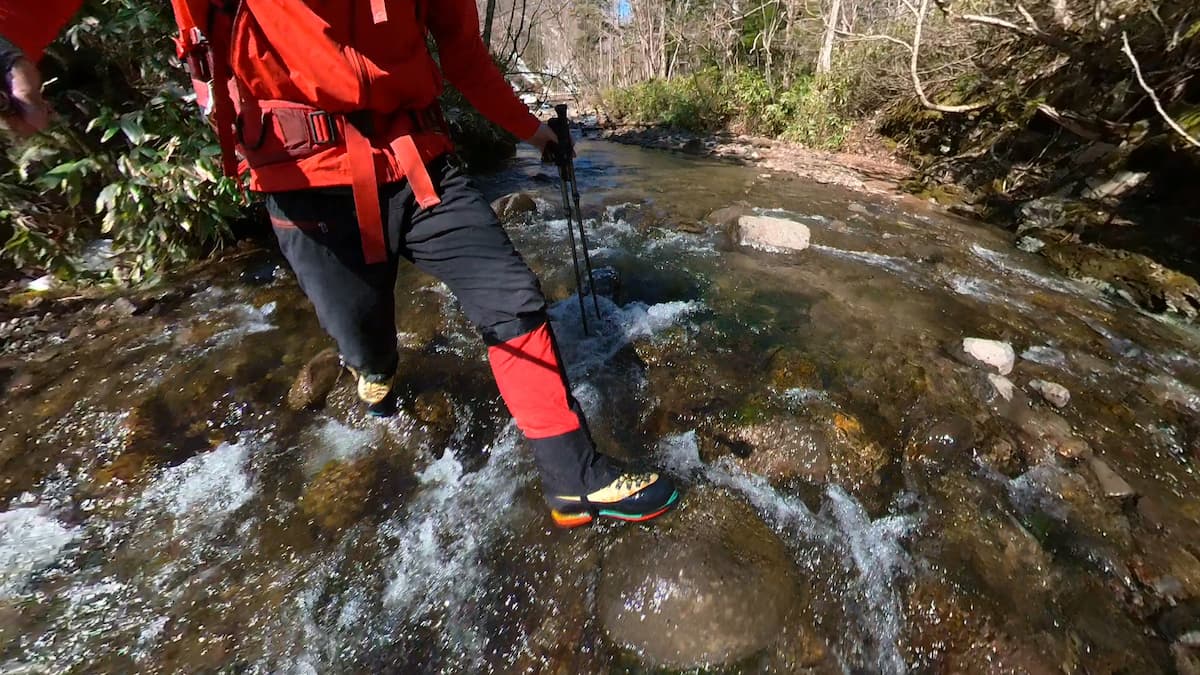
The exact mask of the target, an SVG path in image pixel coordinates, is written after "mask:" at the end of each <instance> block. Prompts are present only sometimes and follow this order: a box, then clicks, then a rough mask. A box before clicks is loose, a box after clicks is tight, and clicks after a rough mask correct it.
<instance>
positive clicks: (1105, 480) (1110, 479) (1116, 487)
mask: <svg viewBox="0 0 1200 675" xmlns="http://www.w3.org/2000/svg"><path fill="white" fill-rule="evenodd" d="M1087 463H1088V468H1090V469H1091V470H1092V475H1094V476H1095V477H1096V482H1097V483H1099V484H1100V490H1101V491H1103V492H1104V496H1105V497H1113V498H1116V499H1128V498H1130V497H1135V496H1137V491H1135V490H1134V489H1133V487H1132V486H1131V485H1130V484H1129V483H1128V482H1126V481H1125V479H1124V478H1121V476H1120V475H1119V474H1118V473H1117V472H1116V471H1113V469H1112V467H1110V466H1109V465H1108V462H1105V461H1104V460H1102V459H1100V458H1099V457H1095V456H1092V457H1089V458H1088V460H1087Z"/></svg>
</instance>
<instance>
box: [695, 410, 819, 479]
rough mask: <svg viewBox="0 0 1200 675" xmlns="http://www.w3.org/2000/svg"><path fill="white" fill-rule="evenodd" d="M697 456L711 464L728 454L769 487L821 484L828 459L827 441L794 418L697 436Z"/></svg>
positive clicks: (732, 459) (703, 433)
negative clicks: (791, 484)
mask: <svg viewBox="0 0 1200 675" xmlns="http://www.w3.org/2000/svg"><path fill="white" fill-rule="evenodd" d="M697 437H698V438H697V440H698V442H699V444H700V456H701V458H702V459H705V460H706V461H711V460H713V459H716V458H718V457H720V456H723V455H732V458H731V461H733V462H734V463H736V464H737V465H738V466H740V467H741V468H742V469H743V470H744V471H747V472H749V473H752V474H756V475H759V476H762V477H764V478H766V479H767V480H768V481H770V482H771V484H773V485H780V484H784V483H789V482H791V481H793V480H797V479H799V480H803V481H806V482H809V483H825V482H826V481H828V480H829V475H830V468H831V467H830V460H829V449H828V442H827V440H826V439H825V438H824V437H823V436H822V435H820V434H813V433H812V432H811V430H810V429H807V428H805V426H803V425H802V424H799V423H797V421H796V420H794V419H786V418H781V419H773V420H768V421H765V422H759V423H754V424H748V425H744V426H734V427H732V428H729V429H728V430H726V431H723V432H722V431H711V430H708V431H704V432H700V433H698V434H697Z"/></svg>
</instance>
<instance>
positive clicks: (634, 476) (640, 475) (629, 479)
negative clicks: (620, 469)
mask: <svg viewBox="0 0 1200 675" xmlns="http://www.w3.org/2000/svg"><path fill="white" fill-rule="evenodd" d="M652 475H653V474H652V473H651V472H649V471H634V472H630V473H623V474H621V475H620V476H617V479H616V480H615V481H613V487H615V488H616V489H617V490H631V489H633V488H635V487H639V486H641V485H643V484H645V483H647V482H649V481H650V476H652Z"/></svg>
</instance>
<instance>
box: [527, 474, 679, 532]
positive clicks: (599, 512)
mask: <svg viewBox="0 0 1200 675" xmlns="http://www.w3.org/2000/svg"><path fill="white" fill-rule="evenodd" d="M678 500H679V491H678V490H676V489H675V484H674V483H673V482H671V479H670V478H667V477H666V476H660V475H658V474H656V473H636V472H626V473H623V474H621V475H620V476H617V478H616V480H614V481H613V482H611V483H609V484H608V485H606V486H604V487H602V488H600V489H599V490H596V491H595V492H592V493H590V494H587V495H583V496H578V497H576V496H568V495H552V496H551V497H550V499H549V501H550V505H551V510H550V517H551V518H553V519H554V524H556V525H558V526H559V527H579V526H580V525H587V524H588V523H590V522H592V521H593V520H595V519H596V518H612V519H613V520H624V521H628V522H633V523H640V522H643V521H646V520H650V519H651V518H657V517H658V516H661V515H662V514H664V513H666V512H667V511H668V510H670V508H671V507H672V506H673V505H674V504H675V502H676V501H678Z"/></svg>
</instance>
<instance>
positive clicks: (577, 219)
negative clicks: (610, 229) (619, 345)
mask: <svg viewBox="0 0 1200 675" xmlns="http://www.w3.org/2000/svg"><path fill="white" fill-rule="evenodd" d="M554 111H555V112H556V113H557V117H555V118H554V119H552V120H550V122H549V125H550V128H551V129H552V130H554V132H555V133H556V134H557V135H558V144H557V147H556V148H555V157H554V161H555V163H556V164H558V177H559V186H560V188H561V190H562V200H563V210H564V211H566V212H567V233H568V234H569V235H570V240H571V262H572V263H573V264H574V266H575V290H576V294H577V295H578V296H579V319H580V321H582V322H583V334H584V335H589V333H588V325H587V310H586V309H585V306H584V302H583V275H582V272H581V270H580V269H579V254H578V252H577V251H576V250H575V226H576V224H578V226H579V243H580V245H581V247H582V248H583V264H584V266H585V268H586V270H587V280H588V290H589V291H590V292H591V294H592V307H593V308H594V309H595V310H596V318H597V319H599V318H600V301H599V300H597V299H596V279H595V277H594V276H593V274H592V256H591V254H590V253H589V252H588V243H587V231H586V230H584V227H583V211H582V210H581V209H580V208H579V185H578V184H577V183H576V182H575V159H574V150H573V144H572V142H571V127H570V123H569V122H568V121H567V104H566V103H560V104H558V105H556V106H554Z"/></svg>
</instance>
